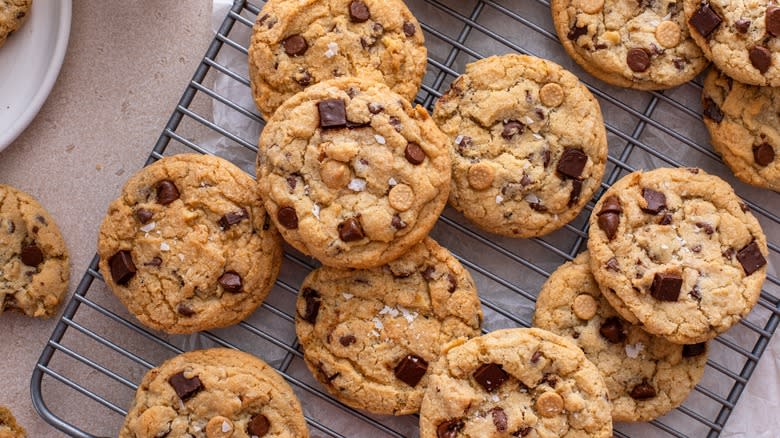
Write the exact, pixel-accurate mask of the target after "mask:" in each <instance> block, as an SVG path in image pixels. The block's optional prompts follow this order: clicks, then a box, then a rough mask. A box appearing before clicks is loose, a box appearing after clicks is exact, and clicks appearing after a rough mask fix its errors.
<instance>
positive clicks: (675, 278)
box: [650, 272, 683, 301]
mask: <svg viewBox="0 0 780 438" xmlns="http://www.w3.org/2000/svg"><path fill="white" fill-rule="evenodd" d="M682 283H683V280H682V277H681V276H680V274H676V273H660V272H656V274H655V276H654V277H653V284H652V285H650V295H652V297H653V298H655V299H656V300H660V301H677V299H678V298H679V297H680V288H681V287H682Z"/></svg>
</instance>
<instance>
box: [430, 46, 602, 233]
mask: <svg viewBox="0 0 780 438" xmlns="http://www.w3.org/2000/svg"><path fill="white" fill-rule="evenodd" d="M433 117H434V120H435V121H436V123H437V124H438V125H439V127H440V128H441V129H442V130H443V131H444V133H445V134H447V135H448V136H449V137H450V144H451V155H452V162H453V165H452V173H453V176H452V190H451V192H450V204H452V206H453V207H455V208H456V209H458V210H460V211H462V212H463V214H464V215H465V216H466V217H467V218H468V219H470V220H471V221H472V222H474V223H475V224H477V225H478V226H480V227H482V228H484V229H485V230H487V231H490V232H493V233H497V234H503V235H506V236H511V237H532V236H541V235H544V234H547V233H550V232H552V231H554V230H556V229H558V228H560V227H562V226H563V225H565V224H566V223H568V222H569V221H571V220H572V219H574V218H575V217H576V216H577V215H578V214H579V212H580V210H581V209H582V207H583V206H584V205H585V204H586V203H587V202H588V200H590V198H591V196H593V193H594V191H595V190H596V189H597V188H598V187H599V185H600V183H601V177H602V176H603V174H604V166H605V164H606V159H607V134H606V130H605V129H604V122H603V120H602V118H601V109H600V107H599V104H598V102H597V101H596V99H595V98H594V97H593V95H591V94H590V92H589V91H588V90H587V89H586V88H585V86H583V85H582V84H581V83H580V82H579V81H578V80H577V78H576V77H575V76H574V75H573V74H571V73H569V72H568V71H566V70H564V69H563V68H562V67H560V66H559V65H557V64H555V63H552V62H550V61H546V60H543V59H539V58H535V57H531V56H524V55H504V56H494V57H490V58H486V59H483V60H480V61H477V62H475V63H473V64H469V65H468V66H467V67H466V73H465V74H464V75H463V76H461V77H459V78H458V79H456V80H455V81H454V82H453V83H452V85H451V87H450V90H449V91H447V93H445V94H444V96H442V98H441V99H439V101H438V102H437V104H436V108H435V110H434V113H433Z"/></svg>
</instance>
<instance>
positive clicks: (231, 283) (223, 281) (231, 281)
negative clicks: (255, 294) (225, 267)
mask: <svg viewBox="0 0 780 438" xmlns="http://www.w3.org/2000/svg"><path fill="white" fill-rule="evenodd" d="M218 281H219V284H220V285H222V288H223V289H225V292H232V293H237V292H241V288H242V287H243V283H242V282H241V276H240V275H238V273H237V272H234V271H227V272H225V273H224V274H222V276H220V277H219V280H218Z"/></svg>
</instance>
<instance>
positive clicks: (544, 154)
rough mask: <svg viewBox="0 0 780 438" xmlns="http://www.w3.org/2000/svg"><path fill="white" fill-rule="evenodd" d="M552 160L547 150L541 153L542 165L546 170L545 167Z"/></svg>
mask: <svg viewBox="0 0 780 438" xmlns="http://www.w3.org/2000/svg"><path fill="white" fill-rule="evenodd" d="M551 159H552V153H550V151H549V150H548V149H545V150H544V152H542V165H544V168H545V169H547V166H549V165H550V160H551Z"/></svg>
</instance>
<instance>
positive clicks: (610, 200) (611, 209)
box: [598, 195, 623, 215]
mask: <svg viewBox="0 0 780 438" xmlns="http://www.w3.org/2000/svg"><path fill="white" fill-rule="evenodd" d="M622 212H623V207H621V206H620V198H618V197H617V196H614V195H613V196H609V197H607V198H606V199H604V202H603V203H602V204H601V210H599V213H598V214H600V215H601V214H606V213H615V214H620V213H622Z"/></svg>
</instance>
